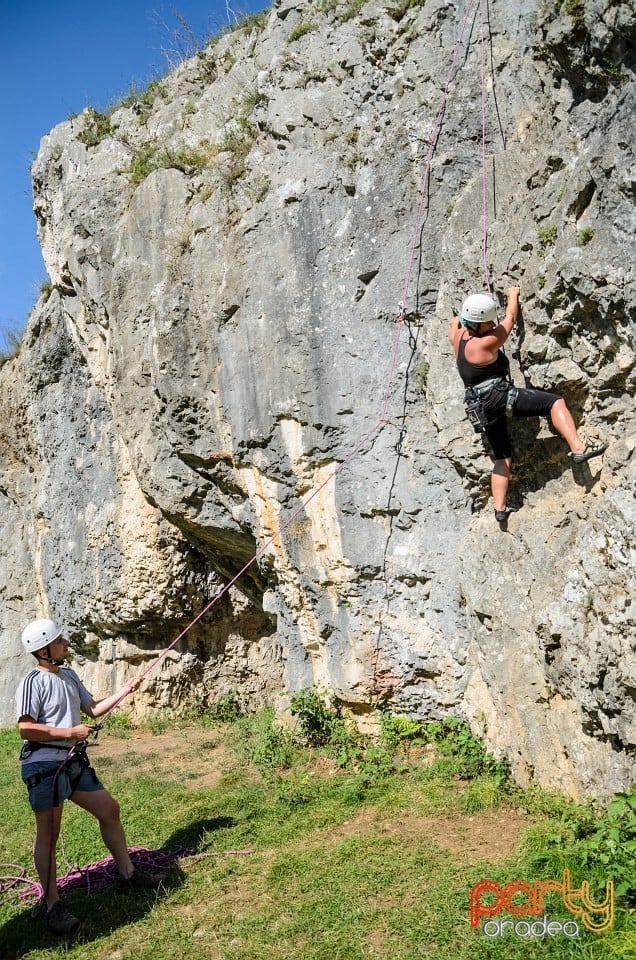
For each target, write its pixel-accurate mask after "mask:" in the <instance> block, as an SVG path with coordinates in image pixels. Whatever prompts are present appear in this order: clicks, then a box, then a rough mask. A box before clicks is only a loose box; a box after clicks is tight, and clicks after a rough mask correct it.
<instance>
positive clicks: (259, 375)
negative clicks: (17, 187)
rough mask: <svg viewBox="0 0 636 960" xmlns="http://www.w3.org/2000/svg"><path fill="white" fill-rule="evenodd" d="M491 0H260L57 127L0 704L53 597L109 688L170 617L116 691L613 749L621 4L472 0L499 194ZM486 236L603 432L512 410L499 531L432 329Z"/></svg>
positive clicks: (6, 383)
mask: <svg viewBox="0 0 636 960" xmlns="http://www.w3.org/2000/svg"><path fill="white" fill-rule="evenodd" d="M479 6H480V5H479V4H478V3H473V4H467V3H466V2H462V3H458V4H447V3H444V2H441V0H440V2H437V0H427V2H426V3H425V4H419V5H408V4H404V5H402V6H400V5H398V4H395V5H384V4H383V3H380V2H378V0H369V2H367V3H365V4H364V5H362V6H361V8H360V9H359V10H358V11H357V12H355V9H357V7H356V8H354V7H353V6H350V7H345V6H344V5H340V4H336V5H334V7H333V9H332V10H331V11H329V12H325V8H324V5H323V4H318V3H315V4H314V3H310V2H302V3H301V2H297V3H295V2H291V0H290V2H279V3H277V4H276V5H275V6H274V7H273V8H272V10H271V11H269V12H268V13H267V14H266V15H265V16H264V17H262V18H260V19H258V20H257V21H254V20H249V21H246V25H245V26H244V27H242V28H240V29H237V30H236V31H235V32H233V33H232V34H228V35H226V36H224V37H223V38H221V39H219V40H218V41H217V42H216V43H214V44H212V45H210V46H209V47H208V48H206V49H205V50H203V51H201V52H200V53H199V54H198V55H197V56H195V57H193V58H192V59H191V60H188V61H186V62H184V63H183V64H181V66H179V67H178V68H177V69H176V70H175V71H174V72H173V73H171V74H170V75H169V76H167V77H166V78H165V79H164V80H163V81H161V83H160V84H155V85H153V86H152V87H151V88H150V89H149V91H147V92H146V94H145V95H144V96H143V98H140V100H139V101H138V102H137V103H134V104H132V105H126V106H122V107H121V108H120V109H117V110H115V111H114V112H113V113H112V115H111V116H110V117H109V118H100V117H99V116H98V115H96V114H94V112H91V111H86V112H85V113H84V114H82V115H81V116H79V117H77V118H74V119H73V120H68V121H66V122H64V123H61V124H60V125H59V126H58V127H56V128H55V129H54V130H53V131H52V132H51V133H50V134H49V135H48V136H47V137H45V138H44V139H43V141H42V144H41V148H40V152H39V154H38V157H37V160H36V162H35V164H34V167H33V183H34V196H35V210H36V214H37V217H38V223H39V232H40V240H41V244H42V250H43V253H44V257H45V261H46V264H47V268H48V271H49V275H50V280H51V285H52V287H51V292H50V296H48V298H47V299H46V300H45V299H44V297H43V298H41V300H40V302H39V303H38V305H37V306H36V308H35V309H34V311H33V314H32V316H31V318H30V322H29V326H28V329H27V333H26V336H25V340H24V343H23V345H22V348H21V350H20V353H19V355H18V356H17V357H15V358H14V359H12V360H10V361H7V362H5V364H4V365H3V366H2V368H1V369H0V402H1V405H2V415H1V423H0V516H1V518H2V524H3V531H4V536H3V538H2V543H1V546H0V551H1V552H0V596H1V597H2V601H3V602H2V606H1V609H0V615H1V617H2V634H1V639H0V650H1V652H2V656H3V659H4V663H5V668H4V669H3V671H2V679H1V680H0V684H1V685H2V693H3V696H2V715H1V718H0V719H1V720H2V722H4V723H7V724H8V723H11V722H13V713H14V706H13V701H12V697H13V691H14V688H15V685H16V683H17V680H18V678H19V676H20V675H21V673H22V672H23V671H24V670H25V669H26V668H28V666H29V665H30V661H29V659H28V658H27V657H26V656H25V655H24V654H22V653H21V652H20V643H19V636H20V631H21V629H22V627H23V625H24V624H25V623H26V622H28V620H29V619H31V618H32V617H34V616H39V615H51V616H53V617H55V618H57V619H58V620H59V621H60V622H61V623H62V624H63V625H64V626H65V628H66V630H67V631H68V635H69V638H70V639H71V641H72V643H73V646H74V649H75V650H76V653H77V665H78V666H77V668H78V670H79V671H80V672H81V674H82V676H83V678H84V679H85V680H86V682H87V683H88V684H89V685H90V686H91V687H92V689H93V691H94V693H95V695H96V696H103V695H105V694H106V693H108V692H110V691H111V690H112V689H113V688H114V686H115V685H116V684H117V683H120V682H121V681H122V680H123V679H124V677H126V676H128V675H129V674H130V673H131V672H133V671H138V670H139V669H144V668H146V667H147V666H148V665H149V664H150V663H152V661H153V658H155V657H156V656H157V655H158V654H159V653H160V652H161V651H162V650H164V649H165V648H166V647H167V646H168V645H170V644H174V645H173V646H172V648H171V650H170V652H169V653H168V655H167V656H166V657H165V658H164V659H163V660H162V661H161V663H160V664H159V666H158V667H157V668H156V670H153V671H151V672H150V673H149V674H148V676H147V678H146V680H145V682H144V687H143V689H142V693H141V694H138V695H137V696H136V698H135V704H136V708H137V709H141V708H144V709H151V708H153V707H156V706H162V705H166V706H171V707H174V706H177V705H179V704H182V703H185V702H193V701H198V702H201V703H205V702H207V701H209V700H210V699H214V698H215V697H217V696H218V695H220V694H222V693H224V692H226V691H228V690H230V689H237V690H238V691H239V694H240V696H241V697H242V698H243V700H244V701H245V702H246V703H252V704H256V703H259V702H264V701H274V700H276V699H277V698H278V697H279V695H280V694H282V693H283V692H285V691H288V692H289V691H294V690H298V689H300V688H302V687H305V686H308V685H310V684H321V685H323V686H325V687H327V688H328V689H329V690H331V691H332V692H333V695H334V696H335V697H337V698H338V699H339V700H340V701H341V702H343V703H344V704H346V705H347V707H348V708H349V709H350V710H351V711H352V713H353V714H354V715H356V716H358V717H359V719H360V722H365V720H368V719H369V718H370V717H371V716H372V714H373V711H374V710H376V709H377V708H378V707H380V706H384V707H388V708H389V709H391V710H393V711H394V712H400V713H407V714H409V715H410V716H413V717H420V718H438V717H441V716H444V715H448V714H453V715H460V716H464V717H465V718H467V719H468V720H469V721H470V723H471V725H472V727H473V729H474V730H475V731H476V732H480V733H483V734H484V735H485V736H486V738H487V740H488V742H489V744H490V745H491V747H492V748H493V749H494V750H496V751H497V752H499V753H502V754H505V755H506V756H508V757H509V759H510V760H511V763H512V765H513V770H514V773H515V775H516V776H517V777H518V778H519V779H520V780H521V781H524V782H529V781H531V780H535V781H537V782H539V783H541V784H543V785H545V786H550V787H553V788H558V789H562V790H564V791H566V792H568V793H570V794H572V795H574V796H581V795H586V794H592V795H594V794H596V795H603V794H609V793H612V792H614V791H617V790H620V789H624V788H625V787H626V786H627V785H628V784H629V783H631V782H633V779H634V760H633V756H634V746H635V744H636V720H635V711H634V697H635V695H636V679H635V678H636V650H635V647H634V607H633V598H634V567H633V546H634V541H633V525H634V499H633V485H634V407H633V396H634V342H633V334H634V277H633V272H632V261H633V240H632V238H633V235H634V227H635V218H634V212H633V195H634V181H633V170H634V158H633V135H632V131H633V91H634V84H633V67H634V64H633V53H632V52H630V51H633V38H634V32H635V31H634V13H633V10H632V7H631V5H630V4H626V3H618V2H612V0H584V2H582V3H581V4H577V5H576V6H575V7H572V8H571V9H573V10H574V11H575V12H574V13H573V14H572V15H570V14H568V13H567V12H566V11H565V9H561V11H560V12H555V9H554V8H555V6H557V7H558V6H559V5H553V4H540V3H538V2H536V3H535V2H532V0H531V2H528V0H524V2H518V0H506V2H503V0H493V2H491V3H490V4H489V11H488V12H489V19H488V22H487V23H484V25H483V32H484V35H486V34H488V42H487V43H486V44H485V46H484V59H485V78H486V86H485V92H486V97H485V115H486V144H485V161H486V162H485V167H484V168H485V171H486V177H485V201H486V202H485V205H484V202H483V201H484V181H483V177H482V82H481V73H482V64H481V45H480V33H481V30H480V15H479ZM561 6H563V5H561ZM601 27H602V29H601ZM460 35H461V36H462V38H463V42H462V43H461V44H460V45H459V46H458V45H457V41H458V37H459V36H460ZM630 43H631V46H630ZM447 83H448V86H447V92H448V99H447V101H446V102H445V103H444V102H443V99H442V98H443V93H444V89H445V85H446V84H447ZM484 227H486V228H487V230H486V234H485V239H486V244H484ZM484 245H485V246H486V256H485V261H486V263H487V265H488V271H489V274H490V275H491V276H492V278H493V284H494V288H495V290H496V294H497V296H498V297H499V299H500V301H501V302H502V304H503V302H504V299H505V297H504V294H505V290H506V288H507V287H508V286H509V285H511V284H513V283H515V284H519V285H520V286H521V290H522V301H523V316H522V320H521V322H520V324H519V327H518V330H517V332H516V334H515V335H514V336H513V338H512V339H511V341H510V346H509V349H508V352H509V354H510V355H511V359H512V367H513V371H514V375H515V380H516V382H517V384H518V385H524V384H528V385H529V384H531V385H533V386H536V387H541V388H549V389H553V390H556V391H558V392H560V393H562V395H563V396H564V397H565V398H566V400H567V402H568V404H569V406H570V407H571V409H572V411H573V413H574V415H575V417H576V420H577V422H578V423H582V427H581V431H582V433H583V434H584V435H585V436H590V435H592V436H593V435H597V436H601V437H603V438H604V439H606V440H607V441H608V443H609V445H610V446H609V449H608V452H607V454H606V455H605V456H604V458H603V460H602V461H601V460H594V461H592V462H591V463H590V464H589V466H583V467H580V468H575V469H573V468H572V467H571V465H570V462H569V461H568V458H567V447H566V445H565V443H564V442H563V441H562V440H561V439H560V438H559V437H558V436H556V435H555V434H554V433H552V432H551V431H550V429H549V428H548V426H547V425H546V423H545V421H542V422H539V421H538V420H527V421H516V422H515V423H514V425H513V428H512V429H513V433H514V439H515V473H514V482H513V490H512V495H511V499H512V501H513V503H516V505H517V506H518V508H519V509H518V510H517V511H516V512H515V513H514V514H513V515H512V516H511V517H510V520H509V522H508V524H507V529H501V528H500V527H499V525H497V524H496V523H495V521H494V517H493V513H492V508H491V504H490V503H489V502H488V478H489V471H490V466H491V461H490V458H489V456H488V452H487V450H486V448H485V447H484V446H483V444H482V442H481V440H480V439H479V437H478V436H476V435H475V434H473V433H472V431H471V428H470V426H469V424H468V422H467V421H466V419H465V416H464V410H463V397H462V390H461V383H460V381H459V378H458V375H457V372H456V369H455V364H454V360H453V357H452V351H451V348H450V344H449V342H448V339H447V329H448V321H449V319H450V318H451V317H453V316H454V315H456V314H457V312H458V310H459V306H460V304H461V302H462V299H463V298H464V297H465V296H466V295H467V293H470V292H473V291H475V290H480V289H483V288H484V285H485V283H486V278H485V271H484V269H483V266H482V264H483V261H484V256H483V254H484ZM400 301H403V305H404V306H403V313H402V308H401V307H400V306H398V304H399V303H400ZM399 316H403V321H401V322H397V321H398V317H399ZM228 585H229V586H228ZM219 592H220V593H221V594H222V595H221V597H220V599H219V600H218V601H217V602H216V603H213V604H212V603H211V601H212V600H213V598H214V597H215V595H216V594H217V593H219ZM208 606H209V607H210V609H209V611H208V612H207V613H206V614H205V615H204V616H202V617H201V618H200V619H199V620H198V621H197V622H196V623H195V625H194V626H192V627H191V628H189V627H188V625H189V624H190V623H191V621H192V620H193V619H194V618H196V617H197V616H198V615H199V613H200V612H201V611H202V610H204V609H205V608H206V607H208ZM184 629H186V633H185V635H184V636H183V637H181V638H180V639H178V640H177V638H178V637H179V636H180V634H181V632H182V631H183V630H184ZM175 641H176V642H175Z"/></svg>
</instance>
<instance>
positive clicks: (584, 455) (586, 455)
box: [569, 443, 608, 463]
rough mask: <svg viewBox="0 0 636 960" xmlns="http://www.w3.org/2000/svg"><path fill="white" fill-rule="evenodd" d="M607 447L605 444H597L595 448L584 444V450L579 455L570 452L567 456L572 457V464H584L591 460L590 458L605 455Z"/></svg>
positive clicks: (589, 444) (590, 444)
mask: <svg viewBox="0 0 636 960" xmlns="http://www.w3.org/2000/svg"><path fill="white" fill-rule="evenodd" d="M607 447H608V444H607V443H599V444H597V445H596V446H595V445H594V444H593V443H586V444H585V449H584V450H581V452H580V453H573V452H572V451H570V453H569V456H571V457H572V463H585V461H586V460H591V459H592V457H600V455H601V454H602V453H605V451H606V450H607Z"/></svg>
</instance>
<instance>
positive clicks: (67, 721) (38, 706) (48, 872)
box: [16, 620, 164, 934]
mask: <svg viewBox="0 0 636 960" xmlns="http://www.w3.org/2000/svg"><path fill="white" fill-rule="evenodd" d="M22 644H23V646H24V648H25V650H26V651H27V652H29V653H31V654H33V656H34V657H35V659H36V660H37V666H36V667H35V668H34V669H32V670H31V671H30V672H29V673H28V674H27V675H26V677H24V679H23V680H22V681H21V682H20V685H19V686H18V690H17V693H16V709H17V719H18V729H19V731H20V736H21V737H22V739H23V740H24V741H25V743H24V746H23V748H22V752H21V754H20V759H21V761H22V779H23V781H24V783H25V785H26V787H27V790H28V792H29V803H30V804H31V809H32V810H33V813H34V815H35V822H36V836H35V846H34V861H35V868H36V870H37V873H38V876H39V878H40V883H41V885H42V905H43V907H44V909H45V918H46V923H47V925H48V927H49V928H50V929H51V930H53V931H54V932H55V933H59V934H69V933H73V932H74V931H75V930H76V929H77V928H78V926H79V920H78V919H77V918H76V917H74V916H73V915H72V914H71V913H69V911H68V910H67V909H66V907H64V906H63V904H62V903H61V901H60V895H59V890H58V886H57V879H56V858H55V849H56V844H57V839H58V835H59V832H60V824H61V820H62V809H63V806H64V801H65V800H72V801H73V803H76V804H77V805H78V806H79V807H82V809H84V810H87V811H88V812H89V813H91V814H92V815H93V816H94V817H95V818H96V819H97V820H98V822H99V827H100V831H101V834H102V838H103V840H104V843H105V844H106V846H107V847H108V849H109V851H110V853H111V854H112V857H113V859H114V861H115V863H116V865H117V869H118V871H119V876H120V883H121V884H122V885H123V886H126V887H128V888H146V889H147V888H152V889H156V888H157V887H158V886H159V885H160V884H161V882H162V880H163V879H164V875H163V874H159V873H151V872H149V871H142V870H141V869H139V868H136V867H135V865H134V864H133V862H132V860H131V858H130V854H129V852H128V846H127V843H126V837H125V834H124V829H123V826H122V823H121V819H120V816H119V804H118V803H117V801H116V800H115V798H114V797H112V796H111V795H110V793H109V792H108V791H107V790H106V789H105V787H104V786H103V784H102V783H100V781H99V779H98V777H97V774H96V773H95V771H94V770H93V768H92V766H91V764H90V761H89V759H88V756H87V753H86V747H87V741H88V740H89V738H90V737H95V736H96V735H97V732H98V730H99V728H100V726H101V723H98V724H88V723H84V722H83V721H82V718H81V714H82V713H84V714H86V715H87V716H88V717H90V718H91V719H97V718H98V717H105V716H107V715H108V714H109V713H110V712H111V711H112V710H114V709H115V707H116V706H117V705H118V704H119V703H121V701H122V700H123V699H124V698H125V697H127V696H128V695H129V694H130V693H132V692H133V691H134V690H136V689H137V688H138V687H139V685H140V683H141V681H142V680H143V675H142V676H137V677H133V678H131V679H130V680H127V681H126V683H125V684H124V685H123V687H122V688H121V689H120V690H119V691H118V692H117V693H114V694H112V695H111V696H109V697H106V698H105V699H103V700H100V701H96V700H94V698H93V695H92V694H91V693H90V692H89V691H88V690H87V689H86V687H85V686H84V684H83V683H82V682H81V680H80V678H79V677H78V675H77V674H76V673H75V671H74V670H71V669H69V668H68V667H65V666H64V663H65V660H66V658H67V656H68V651H69V644H68V640H66V638H65V637H64V636H63V634H62V631H61V630H60V629H59V628H58V627H57V625H56V624H55V623H54V622H53V621H52V620H35V621H33V622H32V623H30V624H29V625H28V626H27V627H25V629H24V631H23V633H22ZM102 722H103V721H102Z"/></svg>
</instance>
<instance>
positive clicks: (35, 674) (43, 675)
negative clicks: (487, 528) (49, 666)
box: [15, 667, 93, 763]
mask: <svg viewBox="0 0 636 960" xmlns="http://www.w3.org/2000/svg"><path fill="white" fill-rule="evenodd" d="M92 699H93V695H92V693H89V691H88V690H87V689H86V687H85V686H84V684H83V683H82V681H81V680H80V678H79V677H78V676H77V674H76V673H75V671H74V670H71V669H70V668H69V667H61V668H60V669H59V670H58V671H57V673H52V672H51V671H50V670H40V669H38V667H35V669H33V670H31V671H30V673H27V675H26V677H24V679H23V680H21V681H20V684H19V686H18V690H17V693H16V697H15V702H16V711H17V718H18V720H20V719H21V718H22V717H31V718H32V719H33V720H34V721H35V722H36V723H43V724H46V726H48V727H75V726H77V724H78V723H81V722H82V718H81V714H80V709H81V708H83V707H85V706H87V705H88V704H89V703H90V702H91V701H92ZM54 744H58V746H59V747H64V749H65V750H70V749H71V746H72V741H69V740H66V741H64V740H51V741H49V742H47V744H46V746H45V745H42V746H41V747H40V749H39V750H37V751H36V752H34V753H32V754H31V756H30V757H28V758H25V759H24V760H23V761H22V762H23V763H34V762H36V761H37V762H38V763H40V762H41V761H45V760H47V761H48V760H57V761H59V760H60V757H61V753H60V750H59V749H58V750H52V749H50V748H51V747H52V746H53V745H54Z"/></svg>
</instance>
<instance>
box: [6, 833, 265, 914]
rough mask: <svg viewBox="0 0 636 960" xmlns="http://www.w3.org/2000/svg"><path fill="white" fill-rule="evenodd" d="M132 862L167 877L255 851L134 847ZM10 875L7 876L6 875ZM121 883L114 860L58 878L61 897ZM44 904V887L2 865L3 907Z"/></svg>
mask: <svg viewBox="0 0 636 960" xmlns="http://www.w3.org/2000/svg"><path fill="white" fill-rule="evenodd" d="M129 852H130V856H131V860H132V861H133V863H134V865H135V869H140V870H149V871H158V872H161V873H167V872H168V871H169V870H174V869H175V868H181V869H183V868H187V867H190V866H193V865H194V864H197V863H199V862H201V861H203V860H206V859H208V858H211V857H240V856H249V855H250V854H252V853H253V852H254V851H253V850H250V849H245V850H219V851H216V850H215V851H208V852H206V853H200V852H199V851H198V850H196V849H195V848H194V847H175V848H174V849H170V848H165V849H160V850H149V849H148V848H147V847H130V848H129ZM5 871H6V872H5ZM120 879H121V875H120V873H119V870H118V869H117V864H116V863H115V861H114V860H113V858H112V857H106V858H105V859H104V860H97V861H96V862H95V863H89V864H87V865H86V866H85V867H78V866H74V865H71V864H69V863H67V864H66V873H65V874H64V876H63V877H60V878H58V881H57V886H58V890H59V892H60V894H61V895H62V896H64V895H65V894H67V893H74V892H76V891H85V892H86V894H90V893H91V891H93V890H103V889H104V888H105V887H108V886H110V885H111V884H114V883H117V882H118V881H119V880H120ZM41 900H42V887H41V886H40V884H39V883H38V882H37V881H36V880H33V879H32V878H31V877H29V876H27V873H26V871H25V870H24V869H23V868H22V867H19V866H17V865H16V864H12V863H6V864H0V907H4V906H7V905H9V904H10V903H16V904H17V905H18V906H23V907H24V906H27V907H28V906H33V907H37V906H38V905H39V904H40V902H41Z"/></svg>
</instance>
